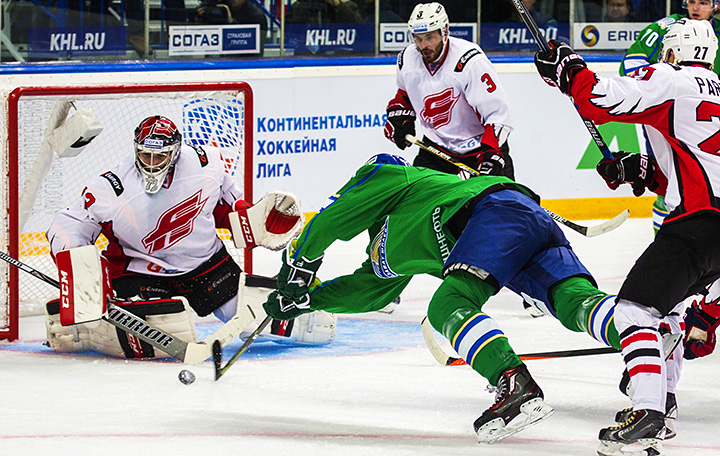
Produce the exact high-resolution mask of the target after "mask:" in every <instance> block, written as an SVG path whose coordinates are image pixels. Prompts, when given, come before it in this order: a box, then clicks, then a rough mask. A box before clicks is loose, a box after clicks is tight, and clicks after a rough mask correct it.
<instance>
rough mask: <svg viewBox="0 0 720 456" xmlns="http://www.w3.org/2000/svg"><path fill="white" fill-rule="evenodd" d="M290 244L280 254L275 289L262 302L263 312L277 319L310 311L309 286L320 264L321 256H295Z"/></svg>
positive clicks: (286, 318) (289, 318)
mask: <svg viewBox="0 0 720 456" xmlns="http://www.w3.org/2000/svg"><path fill="white" fill-rule="evenodd" d="M293 252H294V248H293V245H292V244H290V245H289V246H288V247H287V248H286V249H285V250H284V251H283V256H282V262H283V264H282V267H281V268H280V272H279V273H278V275H277V287H278V289H277V291H274V292H272V293H270V295H269V296H268V299H267V301H266V302H265V304H263V309H265V313H267V314H268V315H269V316H271V317H273V318H275V319H278V320H291V319H293V318H295V317H297V316H299V315H302V314H304V313H307V312H311V309H310V286H311V285H313V283H314V282H315V281H316V278H315V274H316V273H317V270H318V269H319V268H320V265H321V264H322V259H323V256H322V255H321V256H319V257H318V258H315V259H313V260H309V259H307V258H305V257H300V258H295V255H294V253H293Z"/></svg>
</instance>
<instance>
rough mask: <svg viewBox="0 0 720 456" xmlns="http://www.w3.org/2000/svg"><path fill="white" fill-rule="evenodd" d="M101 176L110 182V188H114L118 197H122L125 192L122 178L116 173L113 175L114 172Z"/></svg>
mask: <svg viewBox="0 0 720 456" xmlns="http://www.w3.org/2000/svg"><path fill="white" fill-rule="evenodd" d="M101 176H102V177H104V178H105V179H107V181H108V182H110V186H111V187H112V189H113V191H114V192H115V195H116V196H120V195H122V192H124V191H125V189H124V188H123V186H122V182H120V178H119V177H117V175H115V173H113V172H112V171H108V172H106V173H104V174H101Z"/></svg>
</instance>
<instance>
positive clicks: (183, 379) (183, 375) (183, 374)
mask: <svg viewBox="0 0 720 456" xmlns="http://www.w3.org/2000/svg"><path fill="white" fill-rule="evenodd" d="M178 380H180V383H182V384H183V385H190V384H192V383H193V382H194V381H195V374H193V373H192V372H190V371H189V370H187V369H183V370H181V371H180V373H179V374H178Z"/></svg>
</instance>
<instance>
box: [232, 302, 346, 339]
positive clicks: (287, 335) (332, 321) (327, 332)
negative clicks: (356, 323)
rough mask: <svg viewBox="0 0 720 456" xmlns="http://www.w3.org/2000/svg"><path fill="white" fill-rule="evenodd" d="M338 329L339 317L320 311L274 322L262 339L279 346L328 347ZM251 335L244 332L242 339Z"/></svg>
mask: <svg viewBox="0 0 720 456" xmlns="http://www.w3.org/2000/svg"><path fill="white" fill-rule="evenodd" d="M263 315H264V314H263ZM336 329H337V315H335V314H332V313H328V312H323V311H321V310H318V311H316V312H310V313H306V314H302V315H300V316H299V317H297V318H295V319H294V320H287V321H286V320H273V321H272V323H271V324H270V325H268V327H267V328H266V329H265V331H263V332H262V333H261V334H260V337H262V338H263V339H265V340H272V341H273V342H276V343H278V344H290V345H327V344H329V343H330V342H332V341H333V340H334V339H335V331H336ZM249 335H250V333H249V332H245V331H244V332H243V333H241V334H240V337H241V338H246V337H248V336H249Z"/></svg>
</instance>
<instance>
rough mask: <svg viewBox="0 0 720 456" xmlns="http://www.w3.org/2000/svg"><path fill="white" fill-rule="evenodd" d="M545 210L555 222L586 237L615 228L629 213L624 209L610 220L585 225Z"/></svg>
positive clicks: (623, 221)
mask: <svg viewBox="0 0 720 456" xmlns="http://www.w3.org/2000/svg"><path fill="white" fill-rule="evenodd" d="M545 212H547V213H548V215H549V216H550V217H552V218H553V220H555V221H556V222H559V223H562V224H563V225H565V226H567V227H568V228H570V229H572V230H573V231H577V232H578V233H580V234H582V235H583V236H587V237H594V236H599V235H601V234H604V233H607V232H609V231H612V230H614V229H615V228H617V227H619V226H620V225H622V224H623V223H625V220H627V218H628V216H629V215H630V211H629V210H628V209H625V210H624V211H622V212H621V213H619V214H618V215H616V216H615V217H613V218H611V219H610V220H606V221H604V222H602V223H599V224H597V225H594V226H585V225H580V224H577V223H575V222H573V221H570V220H568V219H566V218H564V217H562V216H560V215H558V214H556V213H554V212H551V211H548V210H546V211H545Z"/></svg>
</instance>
